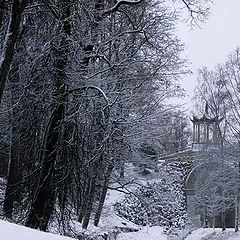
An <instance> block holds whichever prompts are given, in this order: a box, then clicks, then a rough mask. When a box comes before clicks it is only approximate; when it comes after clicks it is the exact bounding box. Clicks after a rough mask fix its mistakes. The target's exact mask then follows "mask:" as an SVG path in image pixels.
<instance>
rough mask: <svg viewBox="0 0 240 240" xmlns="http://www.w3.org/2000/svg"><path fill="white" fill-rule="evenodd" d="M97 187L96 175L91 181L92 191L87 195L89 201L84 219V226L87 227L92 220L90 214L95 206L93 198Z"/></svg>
mask: <svg viewBox="0 0 240 240" xmlns="http://www.w3.org/2000/svg"><path fill="white" fill-rule="evenodd" d="M95 188H96V179H95V176H94V177H93V179H92V181H91V186H90V191H89V194H88V196H87V199H86V200H87V203H86V210H85V216H84V219H83V224H82V228H84V229H87V227H88V224H89V221H90V216H91V213H92V207H93V198H94V193H95Z"/></svg>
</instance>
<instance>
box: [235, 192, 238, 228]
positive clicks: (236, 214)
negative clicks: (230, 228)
mask: <svg viewBox="0 0 240 240" xmlns="http://www.w3.org/2000/svg"><path fill="white" fill-rule="evenodd" d="M238 223H239V196H237V198H236V203H235V232H238V230H239V227H238Z"/></svg>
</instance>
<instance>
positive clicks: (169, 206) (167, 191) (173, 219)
mask: <svg viewBox="0 0 240 240" xmlns="http://www.w3.org/2000/svg"><path fill="white" fill-rule="evenodd" d="M180 187H181V185H180V184H179V185H178V184H173V182H172V181H171V180H161V181H160V182H157V183H156V182H155V183H147V184H146V186H142V187H140V188H138V189H137V190H136V191H135V192H134V193H131V194H129V195H128V196H127V197H126V198H125V199H124V200H123V201H121V202H118V203H117V204H116V205H115V209H116V211H117V214H118V215H119V216H121V217H124V218H126V219H128V220H130V221H132V222H134V223H135V224H138V225H158V226H167V227H182V226H183V225H184V223H185V220H186V207H185V197H184V195H183V192H182V190H181V188H180Z"/></svg>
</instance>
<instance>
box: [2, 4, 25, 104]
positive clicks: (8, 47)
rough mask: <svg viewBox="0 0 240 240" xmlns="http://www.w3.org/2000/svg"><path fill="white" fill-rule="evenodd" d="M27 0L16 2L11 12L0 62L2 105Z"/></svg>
mask: <svg viewBox="0 0 240 240" xmlns="http://www.w3.org/2000/svg"><path fill="white" fill-rule="evenodd" d="M27 2H28V1H27V0H23V1H19V0H14V1H13V5H12V11H11V18H10V19H11V20H10V23H9V27H8V31H7V35H6V41H5V46H4V49H3V53H2V56H1V58H2V61H1V62H0V103H1V101H2V96H3V91H4V88H5V84H6V79H7V76H8V72H9V69H10V66H11V62H12V59H13V55H14V52H15V44H16V42H17V38H18V33H19V28H20V23H21V18H22V14H23V11H24V9H25V7H26V5H27Z"/></svg>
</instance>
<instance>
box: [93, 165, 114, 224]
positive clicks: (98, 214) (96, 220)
mask: <svg viewBox="0 0 240 240" xmlns="http://www.w3.org/2000/svg"><path fill="white" fill-rule="evenodd" d="M112 169H113V166H112V165H110V166H109V167H108V169H107V173H106V177H105V180H104V183H103V189H102V193H101V196H100V200H99V203H98V208H97V211H96V214H95V218H94V225H95V226H98V223H99V221H100V217H101V213H102V210H103V205H104V202H105V199H106V195H107V190H108V184H109V180H110V176H111V173H112Z"/></svg>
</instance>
